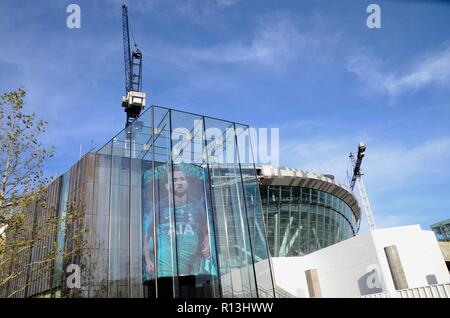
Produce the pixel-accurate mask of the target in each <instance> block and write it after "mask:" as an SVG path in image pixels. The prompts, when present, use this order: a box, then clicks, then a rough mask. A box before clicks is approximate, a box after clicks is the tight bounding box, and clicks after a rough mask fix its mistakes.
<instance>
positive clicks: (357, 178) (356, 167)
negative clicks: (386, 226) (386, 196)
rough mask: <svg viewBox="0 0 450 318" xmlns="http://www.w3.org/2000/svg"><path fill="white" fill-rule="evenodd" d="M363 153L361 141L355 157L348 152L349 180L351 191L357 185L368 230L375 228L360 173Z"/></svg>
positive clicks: (363, 148)
mask: <svg viewBox="0 0 450 318" xmlns="http://www.w3.org/2000/svg"><path fill="white" fill-rule="evenodd" d="M365 153H366V145H365V144H364V143H363V142H360V143H359V144H358V154H357V155H356V159H355V155H354V154H353V153H350V160H351V162H352V166H353V177H352V179H351V181H350V189H352V191H353V189H354V187H355V184H357V185H358V189H359V195H360V197H361V200H362V202H363V207H364V213H365V215H366V219H367V223H368V225H369V230H374V229H375V228H376V226H375V219H374V217H373V213H372V208H371V207H370V202H369V197H368V196H367V192H366V188H365V186H364V182H363V180H362V175H363V174H364V173H363V172H362V170H361V163H362V159H363V158H364V155H365Z"/></svg>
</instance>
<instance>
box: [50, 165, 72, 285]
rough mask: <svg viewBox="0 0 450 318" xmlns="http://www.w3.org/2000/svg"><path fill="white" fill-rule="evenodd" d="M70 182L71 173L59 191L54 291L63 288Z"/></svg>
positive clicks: (63, 177) (63, 181)
mask: <svg viewBox="0 0 450 318" xmlns="http://www.w3.org/2000/svg"><path fill="white" fill-rule="evenodd" d="M69 180H70V171H68V172H66V173H65V174H63V175H62V176H61V185H60V191H59V206H58V219H59V220H60V223H59V224H58V225H59V229H58V232H57V235H56V258H55V265H54V269H53V278H52V289H60V288H61V279H62V276H63V275H62V272H63V264H64V240H65V230H66V229H65V220H66V210H67V200H68V198H69Z"/></svg>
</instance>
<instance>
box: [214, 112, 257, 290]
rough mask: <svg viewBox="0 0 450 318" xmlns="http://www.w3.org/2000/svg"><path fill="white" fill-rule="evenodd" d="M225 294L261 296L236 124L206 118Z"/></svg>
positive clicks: (216, 231)
mask: <svg viewBox="0 0 450 318" xmlns="http://www.w3.org/2000/svg"><path fill="white" fill-rule="evenodd" d="M205 138H206V153H207V157H208V164H209V170H210V179H211V188H212V196H213V211H214V218H215V219H214V221H215V222H214V223H215V233H216V239H217V247H218V255H219V259H218V264H219V273H220V281H221V286H222V296H223V297H257V292H256V282H255V273H254V268H253V257H252V248H251V243H250V235H249V226H248V220H247V216H246V206H245V198H244V189H243V185H242V177H241V172H240V166H239V157H238V153H237V149H236V136H235V129H234V124H233V123H230V122H226V121H221V120H217V119H212V118H205Z"/></svg>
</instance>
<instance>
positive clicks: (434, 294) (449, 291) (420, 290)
mask: <svg viewBox="0 0 450 318" xmlns="http://www.w3.org/2000/svg"><path fill="white" fill-rule="evenodd" d="M361 298H450V284H436V285H429V286H422V287H416V288H408V289H400V290H396V291H394V292H391V291H386V292H382V293H377V294H370V295H364V296H361Z"/></svg>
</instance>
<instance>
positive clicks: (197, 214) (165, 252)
mask: <svg viewBox="0 0 450 318" xmlns="http://www.w3.org/2000/svg"><path fill="white" fill-rule="evenodd" d="M169 167H170V166H169V165H167V164H163V165H157V166H156V167H155V173H154V180H153V175H152V170H151V169H149V170H147V171H146V172H145V173H144V175H143V180H142V181H143V191H142V207H143V239H144V242H143V248H144V253H143V257H144V259H143V262H144V264H143V271H144V273H143V274H144V275H143V278H144V281H149V280H153V279H155V278H156V277H158V278H161V277H174V276H199V275H210V276H217V266H216V255H215V254H216V251H215V248H214V246H215V245H214V236H213V234H212V232H213V226H212V224H213V223H212V220H211V217H212V216H211V210H210V209H211V207H210V202H209V195H208V193H209V184H208V174H207V173H208V172H207V169H206V168H203V167H201V166H198V165H194V164H185V163H181V164H175V165H174V167H173V172H172V171H171V170H170V169H169ZM172 175H173V178H172ZM152 181H154V182H152ZM172 182H173V183H172ZM171 183H172V184H171ZM152 187H154V189H153V188H152ZM153 196H154V198H155V203H154V205H153V204H152V198H153ZM154 210H155V211H156V215H155V211H154ZM155 232H156V236H155ZM155 237H156V242H155ZM155 250H156V253H155ZM155 258H156V260H157V266H155ZM156 272H157V275H156Z"/></svg>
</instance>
